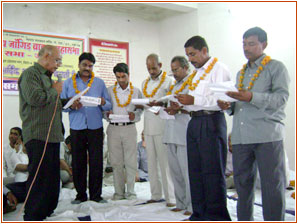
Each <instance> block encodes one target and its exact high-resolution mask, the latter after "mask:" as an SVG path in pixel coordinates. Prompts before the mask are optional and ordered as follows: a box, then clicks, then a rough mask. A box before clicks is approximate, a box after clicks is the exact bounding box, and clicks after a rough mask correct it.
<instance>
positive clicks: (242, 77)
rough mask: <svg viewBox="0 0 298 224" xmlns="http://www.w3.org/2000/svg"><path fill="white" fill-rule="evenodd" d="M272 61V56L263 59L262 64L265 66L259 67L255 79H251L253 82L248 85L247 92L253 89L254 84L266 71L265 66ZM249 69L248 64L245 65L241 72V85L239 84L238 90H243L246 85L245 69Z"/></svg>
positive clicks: (254, 75)
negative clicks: (244, 83)
mask: <svg viewBox="0 0 298 224" xmlns="http://www.w3.org/2000/svg"><path fill="white" fill-rule="evenodd" d="M270 61H271V58H270V56H266V57H264V58H263V60H262V62H261V64H262V65H263V66H259V67H258V69H257V71H256V73H255V74H253V77H252V78H251V79H250V80H251V81H250V82H249V84H248V87H247V88H246V89H247V90H250V89H252V87H253V85H254V82H255V81H256V80H257V79H258V78H259V75H260V73H261V72H262V71H263V70H264V68H265V66H266V65H267V64H268V63H269V62H270ZM246 68H247V64H244V65H243V67H242V69H241V71H240V77H239V84H238V90H243V89H244V85H243V80H244V74H245V69H246Z"/></svg>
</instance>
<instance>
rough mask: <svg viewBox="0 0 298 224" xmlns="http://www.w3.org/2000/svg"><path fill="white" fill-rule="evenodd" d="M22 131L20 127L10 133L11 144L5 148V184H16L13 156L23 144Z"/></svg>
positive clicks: (14, 128)
mask: <svg viewBox="0 0 298 224" xmlns="http://www.w3.org/2000/svg"><path fill="white" fill-rule="evenodd" d="M21 135H22V129H21V128H19V127H13V128H11V129H10V132H9V137H8V139H9V143H8V144H5V145H4V147H3V184H4V185H6V184H9V183H12V182H14V181H15V180H14V173H13V171H14V168H13V167H12V165H11V161H10V159H11V154H12V153H13V152H15V151H16V150H18V148H19V146H20V144H21V139H20V138H21Z"/></svg>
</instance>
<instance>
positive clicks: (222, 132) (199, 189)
mask: <svg viewBox="0 0 298 224" xmlns="http://www.w3.org/2000/svg"><path fill="white" fill-rule="evenodd" d="M226 155H227V127H226V120H225V117H224V114H223V113H220V112H217V113H214V114H211V115H202V116H198V117H192V119H191V120H190V122H189V123H188V128H187V156H188V170H189V179H190V190H191V201H192V207H193V214H192V216H191V217H190V220H191V221H206V220H215V221H226V220H228V221H230V220H231V218H230V215H229V212H228V210H227V202H226V186H225V175H224V174H225V165H226Z"/></svg>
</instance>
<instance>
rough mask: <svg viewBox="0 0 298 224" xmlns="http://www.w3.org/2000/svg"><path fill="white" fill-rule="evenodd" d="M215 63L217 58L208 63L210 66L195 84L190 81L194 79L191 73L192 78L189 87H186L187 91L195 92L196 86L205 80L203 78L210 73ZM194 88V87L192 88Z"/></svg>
mask: <svg viewBox="0 0 298 224" xmlns="http://www.w3.org/2000/svg"><path fill="white" fill-rule="evenodd" d="M216 62H217V58H214V59H213V61H212V62H211V63H210V65H209V66H208V67H207V69H206V70H205V73H204V74H203V75H202V76H201V77H200V78H199V79H198V80H197V81H196V82H195V83H192V80H193V78H194V76H195V74H194V73H193V77H192V79H191V84H189V87H188V89H189V90H192V91H193V90H195V89H196V87H197V86H198V84H199V83H200V81H201V80H204V79H205V77H206V75H207V74H208V73H210V71H211V70H212V69H213V66H214V65H215V64H216ZM193 86H194V87H193Z"/></svg>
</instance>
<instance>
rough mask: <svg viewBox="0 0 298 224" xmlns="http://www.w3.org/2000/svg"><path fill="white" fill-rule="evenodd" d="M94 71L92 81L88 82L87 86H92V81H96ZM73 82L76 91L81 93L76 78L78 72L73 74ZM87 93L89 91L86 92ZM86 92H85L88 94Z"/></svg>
mask: <svg viewBox="0 0 298 224" xmlns="http://www.w3.org/2000/svg"><path fill="white" fill-rule="evenodd" d="M94 76H95V75H94V73H93V72H92V73H91V79H90V81H89V82H88V84H87V86H88V87H91V85H92V83H93V81H94ZM71 78H72V83H73V88H74V89H75V91H76V94H78V93H80V92H81V91H80V90H78V86H77V80H76V73H74V74H73V75H72V77H71ZM86 93H87V92H86ZM86 93H85V94H86Z"/></svg>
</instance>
